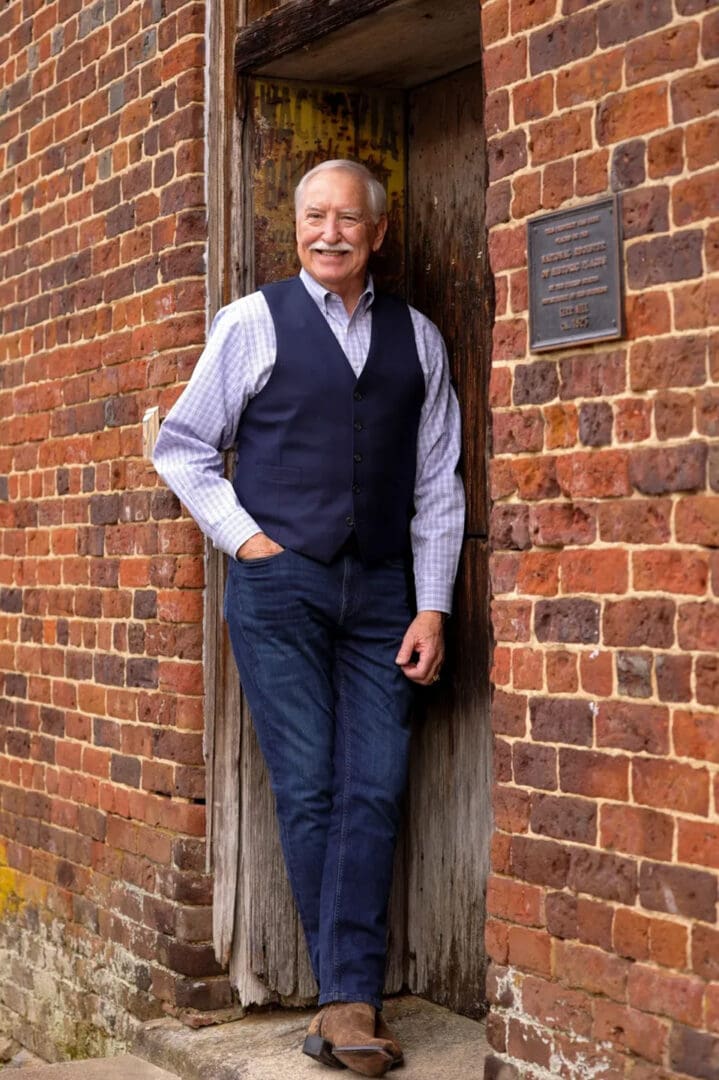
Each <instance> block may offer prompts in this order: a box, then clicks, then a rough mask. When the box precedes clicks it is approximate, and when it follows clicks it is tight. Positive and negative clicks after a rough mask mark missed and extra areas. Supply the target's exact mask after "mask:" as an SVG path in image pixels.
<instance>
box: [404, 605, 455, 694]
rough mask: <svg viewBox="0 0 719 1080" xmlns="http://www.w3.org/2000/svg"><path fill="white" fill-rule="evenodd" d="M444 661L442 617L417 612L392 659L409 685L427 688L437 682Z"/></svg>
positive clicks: (435, 613) (435, 614)
mask: <svg viewBox="0 0 719 1080" xmlns="http://www.w3.org/2000/svg"><path fill="white" fill-rule="evenodd" d="M443 660H444V613H443V612H441V611H420V612H418V613H417V615H416V616H415V617H414V619H413V620H412V622H411V623H410V624H409V627H408V628H407V632H406V634H405V635H404V638H403V640H402V645H401V648H400V650H399V652H398V653H397V656H396V658H395V663H397V664H399V666H400V667H401V668H402V671H403V672H404V673H405V675H406V676H407V678H408V679H411V680H412V682H416V683H419V685H420V686H429V685H430V683H433V682H436V681H437V679H438V678H439V673H440V670H441V668H442V661H443Z"/></svg>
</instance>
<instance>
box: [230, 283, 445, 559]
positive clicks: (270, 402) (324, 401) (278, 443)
mask: <svg viewBox="0 0 719 1080" xmlns="http://www.w3.org/2000/svg"><path fill="white" fill-rule="evenodd" d="M262 293H263V295H264V297H265V300H266V301H267V304H268V306H269V309H270V313H271V315H272V320H273V322H274V326H275V332H276V335H277V357H276V360H275V365H274V367H273V369H272V374H271V375H270V378H269V379H268V381H267V383H266V385H265V386H264V387H263V389H262V390H261V391H260V392H259V394H257V395H256V397H254V398H252V400H251V401H250V402H249V403H248V405H247V407H246V409H245V411H244V412H243V414H242V418H241V420H240V424H239V428H238V432H237V468H236V471H235V479H234V487H235V491H236V492H237V497H238V498H239V500H240V502H241V503H242V505H243V506H244V507H245V509H246V510H247V511H248V513H250V514H251V515H252V517H253V518H254V519H255V521H256V522H257V523H258V525H259V526H260V528H261V529H262V530H263V531H264V532H266V533H267V535H268V536H270V537H272V539H273V540H276V541H277V543H278V544H282V546H283V547H289V548H292V549H293V550H295V551H299V552H301V553H302V554H304V555H309V556H311V557H312V558H314V559H318V560H319V561H321V562H330V561H331V559H332V558H333V557H334V556H335V555H336V554H337V552H338V551H339V549H340V548H341V547H342V546H343V544H344V543H346V541H347V540H348V539H349V538H350V537H351V536H352V534H353V533H354V534H355V536H356V539H357V543H358V546H359V552H360V557H361V558H362V560H363V561H364V562H366V563H375V562H379V561H381V560H382V559H388V558H396V557H398V556H401V555H403V554H405V552H406V551H407V549H408V545H409V523H410V520H411V518H412V515H413V513H414V479H415V467H416V455H417V430H418V427H419V418H420V412H421V410H422V404H423V402H424V396H425V384H424V374H423V372H422V368H421V365H420V362H419V357H418V355H417V346H416V343H415V338H414V329H413V327H412V320H411V316H410V312H409V308H408V307H407V305H406V304H405V303H404V301H402V300H399V299H396V298H395V297H392V296H387V295H383V294H381V293H380V294H376V295H375V298H374V302H373V305H372V337H371V344H370V350H369V355H368V357H367V362H366V364H365V366H364V369H363V371H362V374H361V375H360V377H359V379H357V378H355V375H354V372H353V371H352V368H351V367H350V365H349V362H348V360H347V357H346V356H345V355H344V353H343V352H342V349H341V348H340V346H339V344H338V343H337V340H336V338H335V336H334V334H333V333H332V331H331V329H330V328H329V326H328V325H327V321H326V319H325V318H324V316H323V314H322V312H321V311H320V310H319V308H318V307H317V304H316V303H315V301H314V300H313V299H312V297H311V296H310V295H309V293H308V292H307V290H306V289H305V287H304V285H303V284H302V282H301V281H300V279H299V278H290V279H288V280H287V281H279V282H276V283H275V284H273V285H266V286H264V287H263V288H262Z"/></svg>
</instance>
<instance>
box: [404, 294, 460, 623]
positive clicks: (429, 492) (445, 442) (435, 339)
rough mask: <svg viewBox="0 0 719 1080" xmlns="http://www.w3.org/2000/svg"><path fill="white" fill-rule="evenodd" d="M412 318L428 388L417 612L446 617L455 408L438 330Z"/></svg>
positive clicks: (421, 437) (418, 503) (418, 483)
mask: <svg viewBox="0 0 719 1080" xmlns="http://www.w3.org/2000/svg"><path fill="white" fill-rule="evenodd" d="M411 313H412V321H413V324H414V329H415V340H416V342H417V350H418V353H419V356H420V362H421V364H422V368H423V370H424V375H425V386H426V392H425V400H424V405H423V407H422V412H421V414H420V421H419V430H418V434H417V472H416V478H415V488H414V504H415V514H414V517H413V519H412V524H411V538H412V555H413V560H414V577H415V589H416V595H417V610H418V611H444V612H446V613H447V614H449V613H450V612H451V610H452V591H453V588H454V579H455V577H456V574H457V565H458V563H459V553H460V550H461V547H462V537H463V534H464V487H463V485H462V481H461V479H460V477H459V474H458V472H457V465H458V462H459V455H460V451H461V422H460V416H459V405H458V402H457V395H456V394H455V392H454V389H453V387H452V383H451V380H450V373H449V363H448V361H447V350H446V349H445V345H444V341H443V340H442V336H441V334H440V333H439V330H438V329H437V327H436V326H435V325H434V324H433V323H431V322H430V321H429V320H428V319H426V318H425V317H424V316H422V315H420V314H419V313H418V312H416V311H415V310H414V309H411Z"/></svg>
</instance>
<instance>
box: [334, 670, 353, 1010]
mask: <svg viewBox="0 0 719 1080" xmlns="http://www.w3.org/2000/svg"><path fill="white" fill-rule="evenodd" d="M344 681H345V676H344V673H343V672H342V673H341V674H340V680H339V687H338V691H339V694H338V696H339V700H340V701H341V702H342V718H343V721H344V725H345V770H344V785H343V787H342V811H341V814H340V837H339V852H338V854H337V882H336V885H335V903H334V911H333V918H332V985H333V987H334V991H333V992H334V993H339V981H340V976H339V968H340V963H339V948H338V941H337V938H338V935H337V925H338V923H339V915H340V912H339V908H340V899H341V895H342V882H343V877H344V860H345V842H346V835H347V789H348V786H349V779H350V770H351V752H350V736H349V725H348V723H347V721H348V715H347V706H346V704H345V700H346V699H345V695H344V693H343V689H344Z"/></svg>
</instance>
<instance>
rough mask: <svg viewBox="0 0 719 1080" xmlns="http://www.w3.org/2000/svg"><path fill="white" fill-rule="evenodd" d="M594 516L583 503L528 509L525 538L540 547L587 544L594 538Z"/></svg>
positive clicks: (594, 512)
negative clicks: (529, 538)
mask: <svg viewBox="0 0 719 1080" xmlns="http://www.w3.org/2000/svg"><path fill="white" fill-rule="evenodd" d="M595 515H596V511H595V508H594V507H593V506H591V505H590V504H585V503H558V504H555V505H547V506H538V507H531V508H530V511H529V535H530V536H531V539H532V541H533V542H534V544H535V545H537V546H541V547H561V546H563V545H564V544H591V543H592V542H593V540H594V538H595V536H596V517H595Z"/></svg>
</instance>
